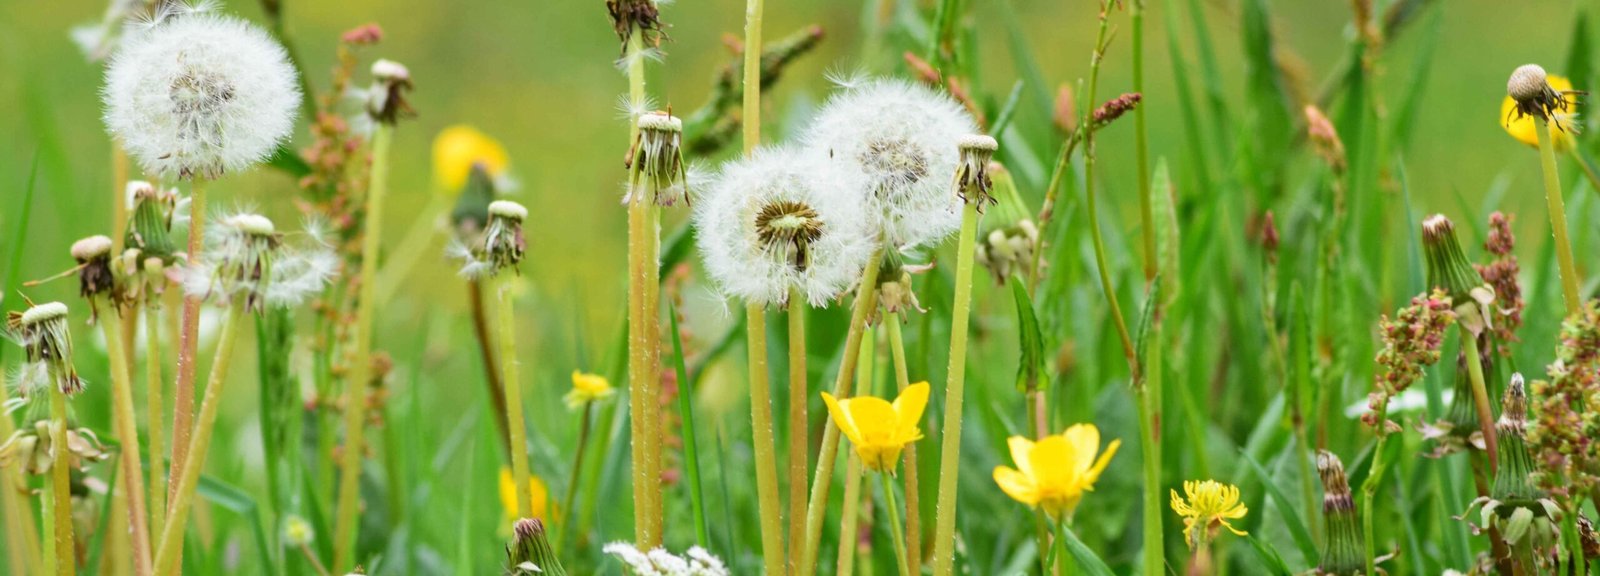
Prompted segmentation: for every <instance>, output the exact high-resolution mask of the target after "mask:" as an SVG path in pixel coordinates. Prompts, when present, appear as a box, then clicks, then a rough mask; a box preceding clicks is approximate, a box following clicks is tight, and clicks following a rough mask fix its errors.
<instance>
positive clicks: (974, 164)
mask: <svg viewBox="0 0 1600 576" xmlns="http://www.w3.org/2000/svg"><path fill="white" fill-rule="evenodd" d="M956 148H957V149H958V150H960V151H961V162H960V164H958V165H957V166H956V196H957V197H959V198H961V200H962V201H964V202H967V203H968V204H976V205H977V206H978V209H979V210H980V211H981V210H982V209H983V206H984V204H990V205H992V204H994V203H995V198H994V181H993V180H991V179H990V178H989V160H991V159H993V158H994V152H995V150H999V149H1000V143H999V142H996V141H995V139H994V138H992V137H989V136H984V135H982V134H968V135H966V136H962V137H961V140H959V141H958V143H957V145H956Z"/></svg>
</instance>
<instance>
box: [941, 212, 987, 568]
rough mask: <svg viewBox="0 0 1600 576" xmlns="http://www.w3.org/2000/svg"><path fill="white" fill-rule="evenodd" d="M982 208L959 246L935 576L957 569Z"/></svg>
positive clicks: (971, 215) (967, 218)
mask: <svg viewBox="0 0 1600 576" xmlns="http://www.w3.org/2000/svg"><path fill="white" fill-rule="evenodd" d="M978 206H979V204H978V203H977V202H973V201H969V202H967V204H966V206H965V208H963V209H962V215H961V238H960V240H959V241H958V243H957V244H956V279H955V288H956V294H955V303H954V309H953V310H952V311H951V313H950V364H949V369H948V370H947V372H946V378H947V380H946V384H945V400H944V431H943V433H942V434H941V437H942V438H941V442H942V444H943V446H941V450H940V454H939V495H938V499H937V500H936V503H935V506H934V514H935V517H934V524H933V573H934V574H935V576H949V575H950V574H951V573H952V570H953V568H954V566H955V557H954V554H955V531H956V475H957V473H959V472H960V470H961V467H960V458H961V405H962V399H963V398H962V394H963V391H964V389H965V384H966V376H967V323H968V321H969V320H970V318H969V316H970V314H971V309H972V265H973V256H972V252H973V248H974V243H975V241H976V239H977V235H978V216H979V214H978Z"/></svg>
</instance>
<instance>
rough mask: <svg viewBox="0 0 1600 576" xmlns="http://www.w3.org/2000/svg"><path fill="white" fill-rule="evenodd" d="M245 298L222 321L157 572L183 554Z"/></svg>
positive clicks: (170, 569)
mask: <svg viewBox="0 0 1600 576" xmlns="http://www.w3.org/2000/svg"><path fill="white" fill-rule="evenodd" d="M244 317H245V305H244V299H243V298H236V299H235V300H234V301H233V302H232V304H231V305H229V306H228V316H227V319H225V320H224V321H223V324H222V334H221V336H220V339H219V340H218V343H217V350H216V352H215V356H213V357H212V360H211V376H210V378H209V379H208V380H207V381H206V396H205V400H204V401H203V402H201V404H200V414H199V419H198V421H197V422H196V426H195V431H194V435H193V436H192V437H191V438H190V439H189V449H188V454H189V456H190V458H187V459H185V460H184V462H183V467H182V468H181V469H179V468H175V469H177V470H180V472H179V473H178V482H177V483H176V484H175V487H176V489H177V491H176V493H175V494H174V496H173V498H172V510H171V514H170V515H169V516H168V518H167V524H166V526H165V527H164V528H163V529H162V530H161V541H160V545H159V546H158V547H157V548H156V561H155V573H156V574H176V573H177V567H178V565H179V561H180V560H181V559H182V556H183V548H182V545H183V533H184V530H185V529H187V528H188V525H189V509H190V508H191V507H192V506H193V505H194V499H195V489H196V488H197V487H198V486H199V485H200V470H201V469H203V468H205V465H206V450H207V449H208V448H210V446H211V431H212V428H213V427H214V426H215V424H216V422H217V408H218V406H219V405H220V404H222V385H223V383H224V382H226V381H227V379H228V368H229V366H230V365H231V364H232V362H233V348H234V344H235V343H236V342H237V341H238V336H239V324H241V323H243V322H244Z"/></svg>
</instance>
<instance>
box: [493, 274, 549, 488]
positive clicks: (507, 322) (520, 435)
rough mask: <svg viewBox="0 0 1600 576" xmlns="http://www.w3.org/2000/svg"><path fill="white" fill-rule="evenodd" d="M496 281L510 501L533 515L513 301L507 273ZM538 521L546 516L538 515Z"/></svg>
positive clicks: (496, 307)
mask: <svg viewBox="0 0 1600 576" xmlns="http://www.w3.org/2000/svg"><path fill="white" fill-rule="evenodd" d="M497 284H499V285H498V286H497V287H496V288H495V294H497V297H498V299H497V300H496V302H495V314H496V316H497V317H498V319H499V321H498V324H499V327H500V366H501V375H502V378H501V382H503V383H504V385H505V393H506V423H507V424H508V425H509V427H510V430H511V436H510V438H509V443H510V445H511V478H512V481H513V482H515V483H516V487H515V488H513V489H512V493H513V494H514V495H515V496H516V497H515V498H513V499H512V501H513V502H515V505H514V508H515V509H516V511H517V517H519V518H536V516H534V513H533V499H532V498H531V497H530V495H529V486H531V485H532V482H531V481H530V477H531V475H532V473H531V472H529V469H528V437H527V430H528V427H527V421H526V420H525V419H524V418H523V413H522V376H521V365H520V364H519V363H518V361H517V315H516V300H515V296H513V290H512V288H511V278H510V277H509V276H506V277H504V278H502V279H500V280H499V281H498V282H497ZM541 520H547V519H544V518H541Z"/></svg>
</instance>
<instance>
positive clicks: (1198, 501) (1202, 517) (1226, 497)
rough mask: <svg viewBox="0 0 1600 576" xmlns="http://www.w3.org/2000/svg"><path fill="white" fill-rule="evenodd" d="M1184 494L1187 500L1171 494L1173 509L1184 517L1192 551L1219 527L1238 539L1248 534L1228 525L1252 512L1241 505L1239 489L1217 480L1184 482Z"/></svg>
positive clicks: (1184, 526) (1184, 532) (1185, 531)
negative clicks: (1230, 521)
mask: <svg viewBox="0 0 1600 576" xmlns="http://www.w3.org/2000/svg"><path fill="white" fill-rule="evenodd" d="M1183 493H1184V495H1185V496H1187V497H1179V496H1178V491H1177V490H1173V491H1172V510H1173V511H1174V512H1177V513H1178V515H1179V516H1182V517H1183V535H1184V539H1185V540H1186V541H1188V542H1189V547H1190V548H1194V547H1195V546H1197V545H1200V544H1203V543H1204V542H1205V541H1206V540H1207V539H1209V538H1210V537H1211V533H1212V532H1215V531H1216V529H1217V528H1219V527H1222V528H1227V529H1228V531H1230V532H1233V533H1234V534H1235V535H1238V536H1244V535H1245V533H1244V532H1243V531H1241V530H1239V529H1237V528H1234V527H1233V525H1232V524H1229V523H1228V521H1229V520H1238V519H1240V518H1244V515H1245V514H1246V513H1248V512H1250V509H1249V508H1245V506H1244V504H1240V503H1239V488H1238V487H1237V486H1234V485H1232V484H1223V483H1221V482H1217V481H1215V480H1205V481H1196V480H1188V481H1185V482H1184V483H1183Z"/></svg>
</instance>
